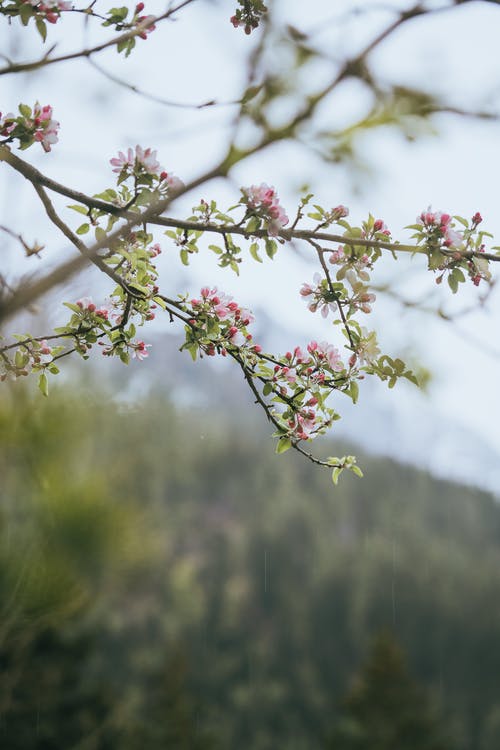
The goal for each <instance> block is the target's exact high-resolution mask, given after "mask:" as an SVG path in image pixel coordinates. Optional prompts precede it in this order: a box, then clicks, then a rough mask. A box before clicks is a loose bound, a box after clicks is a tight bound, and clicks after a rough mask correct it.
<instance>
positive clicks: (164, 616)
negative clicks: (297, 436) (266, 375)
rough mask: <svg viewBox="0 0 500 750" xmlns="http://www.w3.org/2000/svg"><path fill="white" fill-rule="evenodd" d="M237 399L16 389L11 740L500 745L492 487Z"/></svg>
mask: <svg viewBox="0 0 500 750" xmlns="http://www.w3.org/2000/svg"><path fill="white" fill-rule="evenodd" d="M75 394H76V395H75ZM241 414H242V415H243V416H242V417H241V422H240V424H234V423H233V424H231V423H230V422H229V421H228V422H227V423H225V422H224V421H223V419H222V418H221V415H220V413H218V414H217V415H210V414H200V413H196V411H195V410H191V411H188V410H186V411H183V412H179V411H175V410H174V409H173V407H172V406H171V405H169V404H168V402H167V401H166V400H165V398H164V397H161V396H154V395H151V396H149V397H148V398H147V399H143V400H142V401H141V402H140V403H138V404H134V405H130V404H123V403H121V404H117V403H115V402H113V401H112V400H111V399H110V398H109V397H108V396H107V395H106V393H105V392H101V393H99V392H97V390H96V387H95V386H90V385H88V384H87V385H86V386H82V388H81V389H80V391H78V390H76V389H75V388H72V389H71V391H70V390H69V389H68V390H65V388H64V387H63V386H61V387H60V388H59V389H55V390H54V393H53V394H52V395H51V398H50V401H49V402H48V403H47V402H45V401H42V400H41V399H40V397H39V396H38V395H35V396H32V395H31V394H29V393H28V392H27V391H23V390H22V389H20V387H19V385H17V386H15V387H14V388H12V389H11V391H8V390H7V393H6V396H5V397H4V399H3V402H2V404H1V406H0V425H1V429H0V436H1V438H0V439H1V442H2V446H1V450H0V476H1V482H0V494H1V507H0V513H1V515H0V535H1V541H0V602H1V604H0V606H1V619H0V662H1V677H0V747H1V748H2V749H3V748H5V750H31V749H35V748H36V749H37V750H101V749H102V750H108V749H111V748H113V750H115V749H117V748H120V750H122V749H123V750H135V749H136V748H137V749H138V748H148V750H156V749H157V748H158V749H160V748H161V749H168V750H170V749H172V750H208V749H210V750H219V749H220V750H234V749H235V748H242V749H243V750H246V749H248V750H277V749H278V748H279V749H280V750H315V749H316V748H317V749H318V750H476V749H477V750H498V748H499V747H500V678H499V675H500V597H499V595H498V592H499V590H500V508H499V507H498V504H497V503H496V501H495V500H494V499H493V498H492V497H491V496H488V495H486V494H484V493H481V492H479V491H475V490H472V489H468V488H464V487H460V486H458V485H453V484H450V483H446V482H443V481H437V480H435V479H433V478H431V477H430V476H428V475H426V474H424V473H421V472H419V471H417V470H415V469H410V468H407V467H404V466H401V465H397V464H395V463H392V462H390V461H387V460H378V459H377V460H375V459H369V458H365V459H363V460H361V461H360V462H361V465H362V466H363V469H364V470H365V479H363V480H359V479H356V478H354V477H346V478H345V479H344V477H342V480H341V482H340V484H339V487H338V488H335V487H333V485H332V483H331V479H330V475H329V472H323V471H321V470H319V469H317V468H315V467H313V466H312V465H310V464H309V463H308V462H306V461H304V460H301V459H300V457H298V456H295V455H293V456H292V455H289V454H286V455H284V456H275V455H273V453H272V440H271V438H268V432H267V427H266V425H263V426H262V429H263V432H259V431H258V429H257V430H256V429H255V428H254V427H253V426H250V423H249V424H246V422H245V421H244V420H245V417H244V414H245V412H244V411H242V412H241ZM263 434H265V435H266V438H265V439H263ZM344 448H345V447H342V448H340V449H338V447H337V446H335V445H332V446H331V452H332V453H333V454H335V452H338V450H341V451H342V452H345V450H344Z"/></svg>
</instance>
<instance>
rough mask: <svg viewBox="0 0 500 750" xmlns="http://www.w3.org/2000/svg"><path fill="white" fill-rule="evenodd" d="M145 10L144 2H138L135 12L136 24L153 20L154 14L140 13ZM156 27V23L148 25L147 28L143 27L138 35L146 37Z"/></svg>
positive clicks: (142, 37)
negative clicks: (142, 14)
mask: <svg viewBox="0 0 500 750" xmlns="http://www.w3.org/2000/svg"><path fill="white" fill-rule="evenodd" d="M143 10H144V3H137V5H136V6H135V13H134V23H135V25H136V26H140V25H141V24H145V23H147V22H148V21H152V20H153V18H154V16H141V15H140V14H141V13H142V11H143ZM155 29H156V25H155V24H154V23H152V24H151V25H150V26H147V27H146V28H145V29H143V30H142V31H141V32H140V33H139V34H137V36H138V37H140V38H141V39H146V38H147V35H148V34H151V32H152V31H154V30H155Z"/></svg>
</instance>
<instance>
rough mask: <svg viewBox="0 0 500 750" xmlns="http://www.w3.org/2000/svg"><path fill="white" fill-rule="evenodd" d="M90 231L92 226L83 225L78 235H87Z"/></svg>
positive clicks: (77, 231) (79, 228)
mask: <svg viewBox="0 0 500 750" xmlns="http://www.w3.org/2000/svg"><path fill="white" fill-rule="evenodd" d="M89 229H90V224H81V225H80V226H79V227H78V229H77V230H76V233H77V234H87V232H88V231H89Z"/></svg>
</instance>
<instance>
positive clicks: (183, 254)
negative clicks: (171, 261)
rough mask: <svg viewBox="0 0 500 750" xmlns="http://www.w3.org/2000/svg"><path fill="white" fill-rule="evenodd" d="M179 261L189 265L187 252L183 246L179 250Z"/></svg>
mask: <svg viewBox="0 0 500 750" xmlns="http://www.w3.org/2000/svg"><path fill="white" fill-rule="evenodd" d="M180 256H181V261H182V262H183V264H184V265H185V266H189V254H188V251H187V250H186V248H185V247H183V248H182V250H181V252H180Z"/></svg>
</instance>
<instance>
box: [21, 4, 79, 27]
mask: <svg viewBox="0 0 500 750" xmlns="http://www.w3.org/2000/svg"><path fill="white" fill-rule="evenodd" d="M29 3H30V5H31V6H32V7H33V8H34V9H35V11H36V12H37V13H40V14H43V16H44V17H45V20H46V21H48V22H49V23H57V21H58V19H59V15H60V13H61V11H63V10H71V8H72V4H71V3H70V2H66V0H44V2H41V1H40V0H29Z"/></svg>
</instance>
